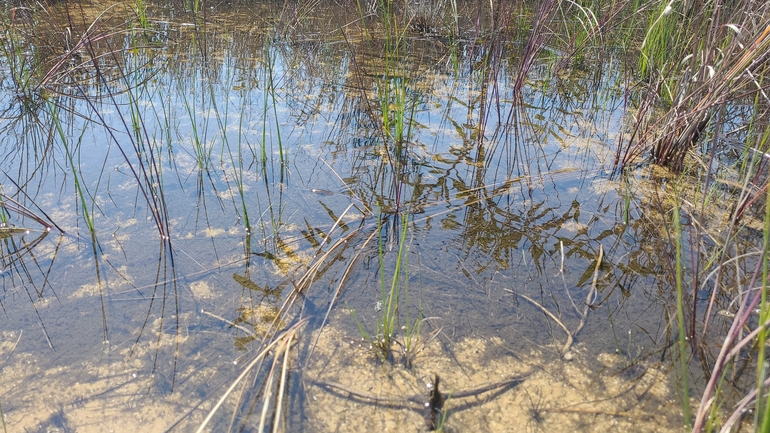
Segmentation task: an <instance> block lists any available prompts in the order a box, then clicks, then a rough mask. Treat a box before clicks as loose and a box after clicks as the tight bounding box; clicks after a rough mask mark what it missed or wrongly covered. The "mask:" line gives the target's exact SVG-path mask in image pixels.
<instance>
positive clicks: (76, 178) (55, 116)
mask: <svg viewBox="0 0 770 433" xmlns="http://www.w3.org/2000/svg"><path fill="white" fill-rule="evenodd" d="M48 109H49V111H50V113H51V119H52V120H53V123H54V127H55V128H56V132H57V133H58V134H59V139H60V140H61V142H62V145H63V146H64V153H65V154H66V157H67V161H68V163H69V166H70V171H71V172H72V179H73V182H74V183H75V189H76V190H77V193H78V197H79V198H80V209H81V210H82V211H83V218H84V219H85V221H86V225H87V226H88V230H89V232H91V233H95V230H96V229H95V227H94V221H93V219H92V218H91V214H90V212H89V210H88V205H87V204H86V194H85V190H84V188H83V185H82V182H81V180H80V175H79V174H78V166H77V165H76V164H75V160H74V158H73V157H72V151H71V150H70V146H69V140H67V135H66V134H65V132H64V128H62V124H61V119H60V118H59V108H58V107H57V106H56V104H54V103H52V102H50V101H48ZM85 127H86V124H83V128H85ZM81 137H82V134H81Z"/></svg>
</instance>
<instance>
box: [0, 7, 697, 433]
mask: <svg viewBox="0 0 770 433" xmlns="http://www.w3.org/2000/svg"><path fill="white" fill-rule="evenodd" d="M284 6H285V5H284ZM5 7H6V8H8V10H10V6H9V5H6V6H5ZM51 8H53V9H52V10H54V11H58V12H61V13H63V9H62V6H51ZM462 8H463V9H462V10H463V11H467V12H468V14H467V15H464V16H465V17H466V20H468V22H472V21H473V20H471V19H470V18H467V17H469V16H475V15H473V14H472V13H471V12H470V11H473V9H471V8H470V6H468V5H462ZM105 10H109V11H110V12H108V13H106V14H104V15H101V16H100V15H99V13H101V12H102V11H105ZM124 12H125V11H124V9H123V7H115V8H112V9H108V7H107V5H106V4H100V3H89V4H85V3H84V4H83V5H82V7H81V9H80V10H78V11H77V12H76V11H70V14H71V17H74V18H71V21H74V23H72V22H70V23H68V22H67V21H65V20H61V19H59V18H55V19H54V18H51V23H49V25H51V26H54V24H55V23H58V25H59V26H60V27H51V28H50V29H49V32H48V33H46V34H45V35H43V36H46V37H49V38H51V44H50V46H45V47H44V46H41V45H35V44H34V43H32V42H34V41H32V42H30V41H27V42H28V43H30V45H29V46H24V49H26V50H28V53H29V54H30V56H29V58H33V57H34V58H35V59H36V61H38V62H39V65H38V66H39V67H41V68H44V69H46V70H48V69H50V70H51V71H52V72H51V74H50V76H47V77H46V81H45V83H44V85H43V86H41V87H39V88H36V89H34V90H33V91H31V93H30V94H29V95H27V96H24V95H20V94H19V93H18V81H16V80H17V77H18V75H19V74H18V73H19V70H20V69H19V68H21V69H23V66H19V64H15V63H13V61H12V58H9V57H6V58H5V60H4V62H2V63H0V77H1V79H2V90H1V91H0V105H2V107H3V110H4V111H3V114H2V115H1V116H0V129H1V130H2V135H1V136H0V143H2V166H1V168H2V170H3V172H4V176H5V180H3V182H2V193H3V194H4V202H5V203H6V204H7V205H8V206H7V207H6V212H7V214H8V217H7V219H8V224H11V225H12V226H14V227H17V228H24V229H29V231H28V232H26V231H23V232H19V233H16V232H14V233H9V234H8V235H7V236H5V237H3V265H4V267H3V273H2V281H3V288H4V292H3V297H2V308H3V311H4V318H3V320H1V321H0V330H1V331H2V334H0V335H1V340H2V342H0V358H2V362H3V364H2V366H3V367H2V373H0V382H2V383H3V384H4V386H3V388H2V393H0V405H1V407H2V411H3V414H4V415H5V420H6V423H7V425H8V426H9V429H11V430H13V431H25V430H26V431H48V432H53V431H73V432H74V431H77V432H89V431H165V430H166V429H171V428H173V429H176V431H194V429H195V428H197V426H198V425H200V424H201V423H202V422H203V420H204V418H205V417H206V415H207V413H208V412H209V411H210V410H211V409H212V407H213V406H214V404H215V403H216V401H217V400H218V399H219V398H220V396H221V395H223V393H224V391H225V389H227V388H228V387H229V386H230V384H231V383H233V382H234V381H235V379H236V378H237V377H238V376H239V375H240V374H241V372H242V371H243V370H242V369H243V366H244V365H249V364H250V363H251V360H252V359H254V358H255V357H256V356H257V354H258V353H259V352H260V350H261V349H262V348H263V347H264V346H262V344H263V341H270V339H271V338H273V337H274V335H275V333H276V332H277V331H279V330H281V329H284V328H286V327H288V326H290V325H296V324H297V323H298V321H299V320H300V319H302V318H307V321H305V322H302V323H301V327H300V330H299V333H298V334H297V339H296V341H295V342H294V343H293V346H291V347H292V350H291V357H290V358H291V368H290V369H289V370H288V371H289V374H288V376H287V377H286V378H285V379H284V381H283V383H284V384H286V387H285V388H280V389H278V388H277V387H278V385H276V384H275V382H266V381H268V380H269V378H268V376H270V375H269V374H268V373H269V372H270V371H272V370H271V368H272V369H273V370H276V371H280V368H281V367H280V364H272V362H273V361H277V360H280V359H281V357H280V356H277V355H276V356H273V355H275V354H276V353H277V352H272V354H273V355H271V356H269V357H268V358H266V360H265V362H264V364H259V365H258V368H255V369H254V371H255V374H254V376H249V379H246V380H243V381H241V382H240V384H239V386H238V387H236V388H235V391H234V392H233V394H232V395H231V398H229V399H226V400H225V401H224V404H223V407H222V409H220V410H219V411H218V412H216V414H215V416H214V418H213V420H212V421H211V422H210V423H209V424H208V426H207V427H206V428H207V429H210V430H211V431H226V430H228V429H232V430H239V429H240V430H239V431H258V429H259V426H260V423H261V422H263V423H264V422H265V421H261V419H263V417H265V415H264V412H263V410H262V402H263V401H264V400H265V395H266V394H270V393H271V392H272V391H269V392H267V393H266V392H264V389H268V390H272V389H273V388H276V391H275V393H276V395H285V396H286V398H285V400H284V401H283V402H282V408H281V409H276V408H275V404H276V403H275V402H273V403H271V404H272V405H273V406H269V407H270V408H271V409H270V410H268V411H267V416H266V418H267V420H268V421H267V424H268V425H272V426H274V427H275V426H277V427H278V428H285V429H287V430H288V431H300V430H302V431H339V432H344V431H364V430H367V431H369V430H371V431H421V430H424V429H426V428H427V426H426V416H425V410H424V408H423V407H420V405H419V402H417V401H418V400H420V399H421V398H424V400H425V401H426V402H427V400H428V396H429V393H430V390H429V389H428V387H426V384H428V383H431V382H432V380H433V378H435V376H436V375H438V376H439V377H440V378H441V383H442V386H443V392H445V393H449V396H448V399H447V401H446V402H445V411H444V412H442V413H441V414H440V416H444V414H446V416H445V418H444V419H443V421H442V422H444V421H445V422H446V427H445V431H540V430H542V431H674V430H676V431H678V430H679V429H680V427H681V426H682V425H683V418H682V414H681V402H680V400H679V397H678V396H677V394H676V392H675V389H676V387H677V377H676V375H675V374H674V373H673V371H674V370H673V367H672V366H673V362H674V360H675V355H672V353H673V352H672V351H671V343H672V342H673V341H675V338H676V337H675V334H676V332H675V329H672V327H671V326H670V322H669V320H671V319H670V317H672V316H671V314H672V313H671V312H672V311H673V307H672V302H673V295H672V292H671V286H670V281H668V280H667V273H666V270H665V269H663V263H664V260H663V258H662V257H663V255H665V254H666V251H664V250H662V249H661V248H660V244H659V242H658V241H657V240H658V239H659V237H660V236H661V231H660V229H658V228H655V226H654V225H653V224H651V222H650V221H651V220H652V221H654V217H650V216H649V214H650V213H651V212H653V211H654V209H653V206H652V205H651V204H650V203H651V201H652V199H651V198H650V197H652V196H653V194H652V193H651V192H650V189H647V188H645V187H644V186H643V182H649V180H648V179H652V178H655V177H656V176H654V175H652V174H650V172H648V171H645V170H644V169H642V170H641V171H639V172H637V173H633V176H631V177H632V182H637V183H633V185H634V186H633V188H631V187H629V186H628V185H629V184H627V183H624V182H621V179H619V178H618V177H619V176H613V175H612V172H613V163H614V157H615V149H616V145H617V141H618V137H617V135H618V134H619V131H621V130H622V127H623V123H622V119H623V106H624V104H625V103H626V101H624V96H625V92H624V85H625V84H624V78H623V74H624V70H623V59H622V54H621V53H612V52H609V53H603V55H602V56H598V57H597V58H595V59H585V60H584V61H583V62H575V64H571V65H569V66H568V67H563V68H561V69H560V70H559V71H558V73H552V72H553V69H552V65H553V59H552V58H551V57H549V55H548V54H545V55H543V56H541V57H540V58H535V59H534V63H533V65H532V68H531V70H530V71H529V73H528V75H527V79H526V81H525V82H524V83H523V85H522V86H521V88H520V91H519V90H515V89H517V87H518V86H517V79H518V78H519V77H518V75H517V71H518V68H519V61H518V56H520V55H521V53H522V48H523V47H522V43H521V42H510V43H501V44H482V43H478V44H477V43H475V42H474V40H473V39H472V38H471V37H465V36H464V35H460V36H458V37H457V40H454V41H452V40H450V38H449V37H448V36H446V35H444V34H442V33H441V32H427V31H425V29H424V28H418V27H416V26H405V27H404V28H402V29H400V30H399V31H398V32H397V34H398V35H399V36H398V37H397V38H396V41H394V40H392V39H391V38H389V37H388V35H390V34H391V33H388V29H387V28H385V26H384V25H383V23H382V22H380V21H376V20H373V19H363V20H362V19H360V16H358V15H357V12H356V11H355V9H354V8H349V7H339V6H329V7H328V8H327V7H323V8H316V9H313V13H312V14H309V15H307V16H305V15H303V12H302V9H301V8H300V7H299V6H297V7H296V8H291V7H289V8H287V7H280V6H276V5H274V4H272V3H267V4H257V5H224V4H223V5H219V6H217V7H216V8H210V9H208V8H205V12H204V11H201V12H200V15H199V18H200V21H198V22H195V20H193V19H191V16H192V15H189V14H187V13H185V12H184V11H182V10H181V9H179V8H175V7H169V8H161V7H158V6H151V7H150V8H149V9H148V14H147V15H148V17H149V20H150V21H149V24H148V25H149V29H150V30H149V31H146V32H142V31H133V32H126V31H120V32H118V31H117V29H124V28H125V27H126V26H125V20H126V14H125V13H124ZM19 14H20V15H21V12H19ZM128 15H130V14H128ZM22 18H23V17H18V18H14V19H18V20H22ZM20 22H21V21H20ZM91 22H97V23H98V24H99V25H97V26H93V27H88V25H89V23H91ZM67 25H70V26H71V29H70V30H67V29H66V26H67ZM462 25H464V23H458V26H462ZM470 28H473V27H472V26H470ZM68 32H69V33H68ZM67 34H69V36H67ZM83 35H87V36H89V37H90V38H91V42H90V45H89V44H84V45H83V46H81V47H80V48H77V49H75V50H74V51H71V48H72V47H73V44H75V43H76V41H77V40H81V41H82V40H84V38H83ZM5 37H6V39H4V41H5V43H6V44H8V39H7V38H8V37H9V36H8V35H6V36H5ZM41 37H42V36H41ZM67 38H72V39H67ZM78 38H81V39H78ZM21 42H22V41H19V43H21ZM68 47H69V48H68ZM546 53H547V51H546ZM33 54H34V56H33ZM62 59H63V61H60V60H62ZM99 68H101V69H99ZM629 197H630V198H629ZM11 199H13V200H15V202H13V203H16V202H18V206H16V205H13V204H12V203H11V202H10V201H9V200H11ZM21 205H23V206H25V207H26V209H28V211H25V210H24V209H22V208H21ZM30 215H36V216H37V219H35V218H31V217H30ZM90 225H93V230H90V229H89V226H90ZM49 228H50V231H47V230H48V229H49ZM394 275H395V278H394ZM392 288H396V289H397V292H398V294H399V297H398V301H394V302H395V303H393V304H390V302H389V299H390V298H389V297H388V294H389V293H390V292H391V289H392ZM394 305H398V310H395V309H394V308H395V307H394ZM389 311H390V314H391V315H392V316H390V317H393V319H394V324H393V326H394V335H393V336H392V338H393V339H394V342H393V346H392V347H393V353H391V357H392V358H393V359H394V360H395V362H394V363H389V362H387V361H385V362H381V361H378V360H377V359H376V356H375V354H374V352H373V351H372V350H370V348H369V346H370V344H371V342H369V341H367V340H363V339H362V336H363V335H364V334H369V335H373V336H374V338H375V339H377V338H378V337H377V333H378V323H382V320H383V317H388V312H389ZM673 328H675V326H674V327H673ZM276 350H277V349H276ZM404 358H407V359H408V361H409V362H408V363H407V364H410V365H409V366H408V367H407V366H404V362H403V360H404ZM271 366H272V367H271ZM516 375H523V376H522V379H521V380H520V381H517V382H516V383H511V384H509V385H506V386H504V387H499V388H495V387H494V386H492V388H493V389H491V390H488V391H479V392H477V393H474V394H473V395H469V396H463V397H456V398H453V397H452V393H455V395H458V394H459V395H462V394H463V393H464V392H465V391H468V390H474V389H478V388H479V387H484V386H485V385H490V386H491V385H494V384H495V383H501V382H505V381H506V380H508V379H510V378H511V377H515V376H516ZM271 377H272V376H271ZM698 380H702V379H700V378H697V377H696V378H695V384H694V385H693V387H697V386H698ZM330 384H332V385H330ZM333 384H337V385H340V386H343V387H344V388H345V389H347V390H341V389H340V388H334V386H333ZM351 391H352V392H351ZM356 392H357V393H360V394H361V395H364V397H361V396H359V397H356V395H355V393H356ZM366 396H368V397H366ZM372 396H385V397H378V398H381V399H382V400H378V399H377V398H372ZM410 397H413V398H412V400H409V398H410ZM257 403H259V404H257ZM271 411H277V412H278V415H277V416H276V415H275V414H274V413H272V412H271Z"/></svg>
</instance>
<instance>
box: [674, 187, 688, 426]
mask: <svg viewBox="0 0 770 433" xmlns="http://www.w3.org/2000/svg"><path fill="white" fill-rule="evenodd" d="M673 240H674V245H675V249H676V316H677V325H678V326H679V366H680V368H681V371H680V372H681V386H682V395H681V397H682V409H683V410H684V420H685V425H686V426H687V429H688V430H689V429H690V428H691V425H692V420H691V419H690V418H691V417H690V387H689V384H688V380H687V377H688V374H689V372H688V369H687V358H688V354H687V334H686V331H685V323H684V321H685V317H684V282H683V277H684V275H683V274H684V263H683V261H684V255H683V254H682V221H681V216H680V213H679V194H678V192H677V194H675V198H674V239H673Z"/></svg>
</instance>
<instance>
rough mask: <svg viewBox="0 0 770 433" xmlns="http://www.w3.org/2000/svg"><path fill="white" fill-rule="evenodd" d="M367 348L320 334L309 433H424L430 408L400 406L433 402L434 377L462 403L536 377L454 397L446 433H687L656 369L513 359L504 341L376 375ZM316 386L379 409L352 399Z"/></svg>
mask: <svg viewBox="0 0 770 433" xmlns="http://www.w3.org/2000/svg"><path fill="white" fill-rule="evenodd" d="M314 338H315V336H314ZM360 343H361V342H355V343H353V342H351V341H350V338H346V335H344V334H343V333H342V332H340V331H338V330H335V329H334V328H332V327H327V328H325V329H324V330H323V332H321V334H320V337H318V344H317V346H316V348H315V350H314V352H313V355H312V358H311V359H310V361H309V363H308V364H307V367H306V370H305V375H304V377H305V378H307V379H306V380H305V382H306V388H305V389H306V402H307V403H306V404H307V409H306V411H305V412H306V413H307V415H308V420H307V424H306V425H304V426H303V430H308V431H323V432H327V431H333V432H363V431H378V432H380V431H409V432H417V431H426V430H427V421H426V417H425V415H426V412H425V410H424V409H423V408H420V407H419V406H418V405H416V404H413V405H408V404H406V403H404V404H398V403H394V400H398V399H399V398H402V399H403V398H406V397H408V396H418V397H419V396H422V398H424V401H426V402H427V400H428V394H429V391H430V388H429V384H430V383H431V381H432V378H433V377H434V375H435V374H438V375H439V376H440V378H441V385H440V389H441V390H442V392H444V393H451V392H456V393H459V392H463V391H464V390H470V389H473V388H477V387H481V386H483V385H487V384H490V383H495V382H500V381H502V380H505V379H507V378H510V377H512V376H514V375H517V374H521V373H524V372H529V371H532V374H531V375H530V376H528V377H527V378H526V379H524V380H523V381H522V382H521V383H519V384H518V385H516V386H512V387H509V388H508V389H506V390H504V391H500V392H487V393H483V394H480V395H478V396H473V397H465V398H457V399H452V398H451V396H450V398H449V399H448V400H447V402H446V404H445V410H446V414H447V416H446V428H445V429H444V431H452V432H470V431H485V432H519V431H520V432H533V431H548V432H575V431H598V432H608V431H612V432H619V431H633V432H668V431H671V432H674V431H676V432H679V431H681V430H682V428H683V418H682V414H681V405H680V404H679V402H678V400H677V398H676V396H675V395H674V394H673V393H672V390H671V387H670V384H669V380H668V375H667V374H666V373H664V372H663V371H661V370H660V369H658V368H656V367H654V366H651V365H641V364H637V365H635V366H631V367H628V362H627V361H626V360H625V359H623V358H622V357H619V356H617V357H616V356H615V355H614V354H601V355H599V356H598V357H593V358H592V359H586V358H585V357H583V356H581V353H582V352H581V350H580V347H575V348H573V349H574V350H573V352H574V353H575V357H574V358H573V360H571V361H563V360H560V359H554V358H558V357H557V356H556V355H552V356H551V355H544V354H542V353H536V352H532V353H528V354H526V355H521V354H519V355H513V354H512V353H510V352H508V354H506V350H505V349H504V348H502V347H501V341H500V340H497V339H491V340H488V341H487V340H482V339H472V338H471V339H465V340H463V341H459V342H457V343H455V344H446V343H443V344H442V343H441V342H439V340H438V339H435V340H433V341H431V342H429V343H428V344H427V346H426V347H425V348H424V350H423V351H422V352H421V353H420V354H419V355H418V357H417V358H416V360H415V363H414V366H413V368H412V369H406V368H404V367H394V366H389V365H378V364H377V363H376V362H374V361H373V356H372V355H371V354H370V352H369V350H368V345H366V346H367V347H363V346H364V345H363V344H360ZM501 353H502V355H501ZM313 381H317V382H313ZM318 382H326V383H336V384H339V385H341V386H344V387H346V388H348V389H349V390H353V391H355V392H357V393H361V394H368V395H370V396H381V399H382V400H381V401H373V400H367V399H362V398H356V397H352V396H351V395H350V394H349V393H346V392H344V391H339V390H336V391H335V390H330V389H328V388H327V387H325V386H321V385H319V384H318ZM384 401H387V402H384Z"/></svg>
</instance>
